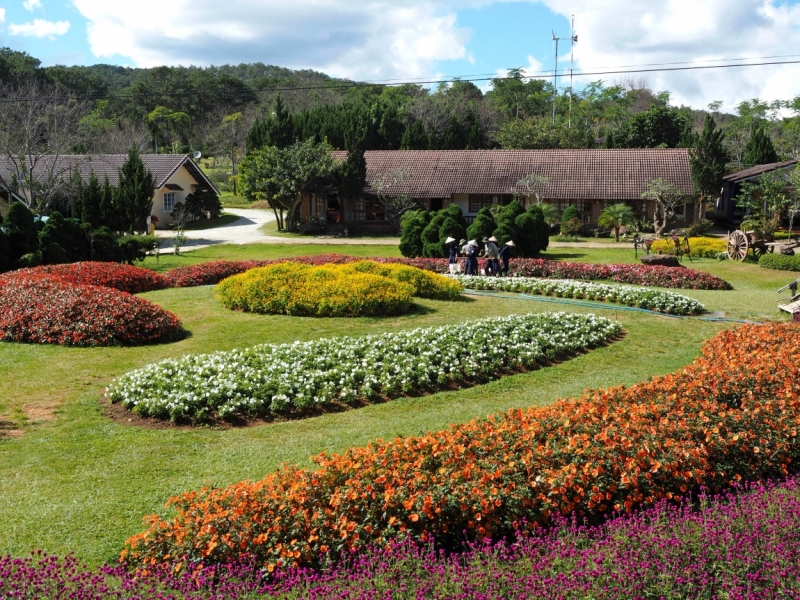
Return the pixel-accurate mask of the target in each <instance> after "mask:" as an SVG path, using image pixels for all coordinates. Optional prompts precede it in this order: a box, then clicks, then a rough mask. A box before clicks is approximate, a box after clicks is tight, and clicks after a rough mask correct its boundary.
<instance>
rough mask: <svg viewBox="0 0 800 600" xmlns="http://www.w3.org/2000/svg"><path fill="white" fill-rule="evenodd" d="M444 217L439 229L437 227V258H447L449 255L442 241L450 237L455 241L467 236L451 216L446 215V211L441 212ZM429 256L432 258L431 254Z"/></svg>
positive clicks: (460, 225)
mask: <svg viewBox="0 0 800 600" xmlns="http://www.w3.org/2000/svg"><path fill="white" fill-rule="evenodd" d="M442 212H443V213H444V214H445V215H446V216H445V218H444V221H442V225H441V227H439V244H438V249H439V256H447V255H448V254H449V252H448V250H447V248H446V247H445V243H444V241H445V240H446V239H447V238H449V237H451V238H454V239H455V240H456V241H458V240H460V239H464V238H465V237H466V235H467V231H466V230H465V229H464V226H463V225H462V224H461V223H459V222H458V221H456V220H455V219H454V218H453V217H452V216H450V215H449V214H447V211H442ZM430 256H433V255H432V254H431V255H430Z"/></svg>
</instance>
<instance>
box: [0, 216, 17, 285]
mask: <svg viewBox="0 0 800 600" xmlns="http://www.w3.org/2000/svg"><path fill="white" fill-rule="evenodd" d="M2 223H3V220H2V218H0V273H4V272H6V271H8V270H10V269H11V267H12V266H14V262H15V261H14V260H12V258H11V244H10V243H9V241H8V236H7V235H6V232H5V231H4V230H3V228H2V227H1V225H2Z"/></svg>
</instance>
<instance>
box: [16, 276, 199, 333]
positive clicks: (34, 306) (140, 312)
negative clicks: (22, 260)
mask: <svg viewBox="0 0 800 600" xmlns="http://www.w3.org/2000/svg"><path fill="white" fill-rule="evenodd" d="M0 305H2V306H3V311H2V312H1V313H0V340H3V341H10V342H27V343H33V344H60V345H63V346H115V345H139V344H157V343H161V342H170V341H175V340H178V339H181V338H183V337H184V335H185V332H184V330H183V329H182V328H181V323H180V321H179V320H178V318H177V317H176V316H175V315H173V314H172V313H170V312H167V311H166V310H164V309H163V308H161V307H159V306H157V305H155V304H153V303H152V302H149V301H147V300H145V299H143V298H137V297H136V296H133V295H131V294H128V293H126V292H121V291H119V290H116V289H113V288H108V287H100V286H95V285H80V284H75V283H69V282H67V281H63V280H60V279H58V278H53V277H51V276H49V275H47V274H44V273H39V274H32V273H30V272H27V273H25V272H18V273H14V274H8V275H5V276H4V277H3V278H2V280H0Z"/></svg>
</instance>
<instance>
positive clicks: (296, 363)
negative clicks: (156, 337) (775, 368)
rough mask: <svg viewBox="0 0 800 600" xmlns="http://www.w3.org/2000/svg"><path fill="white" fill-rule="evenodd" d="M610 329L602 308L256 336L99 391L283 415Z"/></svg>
mask: <svg viewBox="0 0 800 600" xmlns="http://www.w3.org/2000/svg"><path fill="white" fill-rule="evenodd" d="M620 332H621V327H620V326H619V325H618V324H617V323H614V322H612V321H609V320H608V319H604V318H602V317H596V316H594V315H579V314H568V313H553V314H541V315H526V316H511V317H505V318H492V319H483V320H479V321H472V322H466V323H461V324H458V325H449V326H445V327H431V328H425V329H412V330H409V331H401V332H397V333H384V334H380V335H372V336H366V337H362V338H350V337H340V338H329V339H321V340H317V341H313V342H305V343H299V342H297V343H293V344H281V345H266V344H265V345H261V346H255V347H253V348H248V349H245V350H233V351H230V352H217V353H214V354H204V355H195V356H185V357H183V358H179V359H168V360H165V361H163V362H160V363H156V364H153V365H150V366H147V367H145V368H143V369H138V370H136V371H132V372H130V373H128V374H126V375H124V376H123V377H121V378H120V379H118V380H117V381H115V382H114V383H113V384H112V385H111V386H110V387H109V388H108V391H107V395H108V398H109V399H110V400H111V401H112V402H121V403H122V404H123V405H124V406H125V407H126V408H128V409H130V410H133V411H135V412H136V413H138V414H140V415H142V416H153V417H159V418H170V419H172V420H180V419H187V418H192V419H197V420H204V419H208V418H209V417H212V416H216V415H219V416H221V417H223V418H225V417H232V416H236V415H244V416H269V415H275V414H291V413H293V412H295V413H297V412H300V411H303V410H308V409H314V408H320V407H324V406H325V405H326V404H330V403H334V402H340V403H341V402H344V403H353V402H356V401H359V400H371V401H375V400H381V399H387V398H396V397H398V396H400V395H402V394H410V393H417V394H424V393H430V392H433V391H436V390H440V389H447V388H448V387H450V386H453V385H462V384H464V385H466V384H469V383H474V382H480V381H488V380H491V379H495V378H497V377H498V376H500V375H502V374H503V373H504V372H506V371H508V370H509V369H520V368H523V369H529V368H532V367H534V366H536V365H537V364H540V363H543V362H544V361H546V360H550V359H553V358H556V357H560V356H568V355H570V354H574V353H576V352H579V351H581V350H584V349H586V348H592V347H595V346H598V345H600V344H602V343H604V342H606V341H608V340H609V339H611V338H612V337H614V336H616V335H618V334H619V333H620Z"/></svg>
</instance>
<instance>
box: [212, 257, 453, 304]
mask: <svg viewBox="0 0 800 600" xmlns="http://www.w3.org/2000/svg"><path fill="white" fill-rule="evenodd" d="M461 290H462V287H461V285H459V284H458V283H457V282H455V281H453V280H451V279H449V278H447V277H444V276H442V275H438V274H436V273H431V272H430V271H423V270H421V269H415V268H413V267H408V266H405V265H385V264H378V263H375V262H371V261H360V262H355V263H349V264H323V265H320V266H311V265H307V264H302V263H298V262H294V261H286V262H279V263H275V264H272V265H269V266H266V267H257V268H254V269H250V270H248V271H247V272H245V273H241V274H239V275H234V276H232V277H228V278H227V279H224V280H223V281H222V282H220V283H219V284H218V286H217V295H218V297H219V298H220V299H221V300H222V303H223V305H225V306H226V307H227V308H231V309H234V310H244V311H247V312H256V313H265V314H287V315H294V316H312V317H363V316H386V315H399V314H403V313H404V312H407V311H408V310H409V308H411V304H412V297H413V296H418V297H422V298H431V299H436V300H456V299H458V298H459V297H460V296H461Z"/></svg>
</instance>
